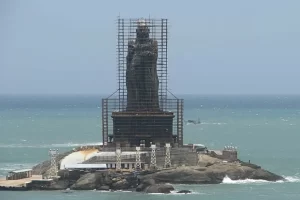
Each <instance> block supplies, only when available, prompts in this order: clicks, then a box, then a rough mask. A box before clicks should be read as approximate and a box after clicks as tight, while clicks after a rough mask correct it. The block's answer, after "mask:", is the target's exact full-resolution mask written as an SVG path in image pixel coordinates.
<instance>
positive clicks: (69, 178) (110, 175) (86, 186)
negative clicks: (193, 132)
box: [29, 153, 284, 193]
mask: <svg viewBox="0 0 300 200" xmlns="http://www.w3.org/2000/svg"><path fill="white" fill-rule="evenodd" d="M62 155H63V154H62ZM64 155H67V153H65V154H64ZM201 157H202V158H201V162H199V163H198V165H197V166H178V167H171V168H166V169H157V170H143V171H140V172H139V173H137V172H136V171H131V172H130V171H121V172H118V171H115V170H103V171H84V172H83V171H68V170H60V171H59V172H58V176H57V177H56V178H53V180H52V181H51V184H49V185H40V184H38V185H34V184H32V185H29V187H30V189H31V190H65V189H67V188H70V189H71V190H107V191H116V190H127V191H136V192H146V193H170V192H171V191H172V190H174V187H173V186H172V185H171V184H220V183H222V181H223V179H224V178H225V177H229V178H230V179H232V180H243V179H255V180H266V181H280V180H284V178H283V177H282V176H279V175H276V174H274V173H272V172H269V171H267V170H265V169H263V168H261V167H260V166H258V165H255V164H251V163H248V162H243V161H240V160H237V161H235V162H227V161H224V160H221V159H218V158H214V157H211V156H209V155H201ZM62 158H63V156H60V159H62ZM49 169H50V161H45V162H43V163H40V164H38V165H36V166H35V167H33V173H34V174H41V173H42V174H43V175H45V174H47V172H48V171H49ZM179 192H182V193H188V191H179Z"/></svg>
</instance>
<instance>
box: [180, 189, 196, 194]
mask: <svg viewBox="0 0 300 200" xmlns="http://www.w3.org/2000/svg"><path fill="white" fill-rule="evenodd" d="M177 193H181V194H188V193H192V192H191V191H189V190H180V191H178V192H177Z"/></svg>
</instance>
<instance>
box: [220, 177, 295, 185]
mask: <svg viewBox="0 0 300 200" xmlns="http://www.w3.org/2000/svg"><path fill="white" fill-rule="evenodd" d="M283 178H285V180H282V181H276V182H272V181H266V180H261V179H244V180H231V179H230V178H229V177H228V176H225V177H224V179H223V182H222V184H261V183H295V182H300V178H299V177H297V176H283Z"/></svg>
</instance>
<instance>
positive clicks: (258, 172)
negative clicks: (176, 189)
mask: <svg viewBox="0 0 300 200" xmlns="http://www.w3.org/2000/svg"><path fill="white" fill-rule="evenodd" d="M225 176H228V177H229V178H230V179H232V180H239V179H242V180H243V179H247V178H248V179H262V180H267V181H278V180H284V178H283V177H281V176H278V175H276V174H274V173H271V172H269V171H266V170H263V169H261V168H257V167H255V168H251V167H249V166H241V165H240V164H239V163H214V164H213V165H211V166H209V167H206V168H203V167H178V168H176V169H167V170H162V171H159V172H156V173H153V174H148V175H145V176H143V179H154V180H155V182H156V183H175V184H218V183H222V181H223V179H224V177H225ZM139 189H142V187H141V186H140V188H139Z"/></svg>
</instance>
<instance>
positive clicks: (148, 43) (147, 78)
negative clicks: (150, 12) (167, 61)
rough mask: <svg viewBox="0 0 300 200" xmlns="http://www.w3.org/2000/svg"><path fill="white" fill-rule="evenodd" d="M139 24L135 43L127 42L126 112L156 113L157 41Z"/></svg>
mask: <svg viewBox="0 0 300 200" xmlns="http://www.w3.org/2000/svg"><path fill="white" fill-rule="evenodd" d="M149 33H150V30H149V27H148V26H147V25H146V23H145V22H139V23H138V26H137V29H136V39H135V41H129V43H128V54H127V58H126V61H127V69H126V87H127V111H158V110H159V100H158V89H159V81H158V76H157V56H158V52H157V51H158V48H157V41H156V40H154V39H151V38H149Z"/></svg>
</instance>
